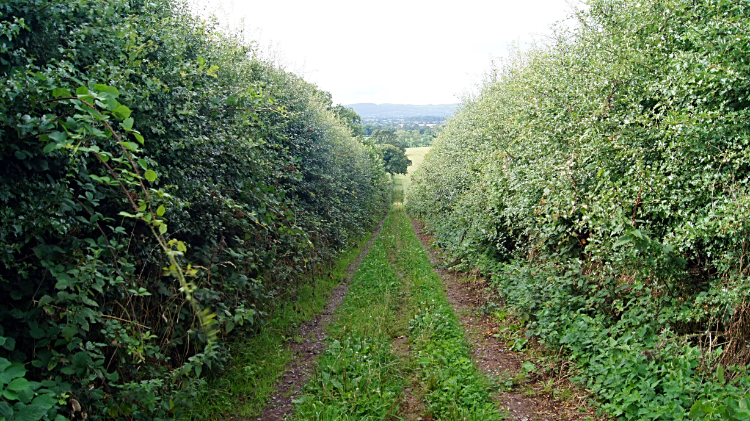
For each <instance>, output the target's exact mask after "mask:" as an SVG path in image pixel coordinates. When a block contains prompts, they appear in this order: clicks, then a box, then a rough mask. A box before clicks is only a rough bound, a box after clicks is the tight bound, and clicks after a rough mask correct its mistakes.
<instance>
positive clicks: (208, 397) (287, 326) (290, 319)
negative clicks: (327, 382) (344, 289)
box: [191, 234, 372, 420]
mask: <svg viewBox="0 0 750 421" xmlns="http://www.w3.org/2000/svg"><path fill="white" fill-rule="evenodd" d="M371 236H372V234H368V235H366V236H364V237H363V238H361V239H360V240H359V241H357V243H356V245H355V246H354V247H352V248H351V249H349V250H348V251H346V252H344V253H343V254H342V255H341V256H340V257H339V258H338V260H337V262H336V265H335V266H334V269H333V273H332V274H331V276H320V277H318V278H317V279H315V282H314V284H311V285H305V286H303V287H302V288H301V290H300V293H299V296H298V300H297V302H296V304H295V305H294V306H290V305H288V306H285V307H284V308H279V309H278V310H277V311H276V312H275V313H272V314H271V315H270V316H269V318H268V321H267V323H266V325H265V326H263V327H262V328H261V329H260V332H258V333H257V334H254V335H252V336H250V337H245V338H243V337H239V338H237V339H236V340H234V341H233V342H231V343H230V344H229V353H230V355H231V361H230V363H229V364H228V365H227V367H226V370H225V371H224V372H223V373H222V374H221V376H219V377H215V378H213V379H210V380H209V382H208V385H207V387H206V388H205V392H204V393H203V394H202V395H201V396H199V397H198V399H197V401H196V405H195V410H194V411H193V414H192V417H191V418H192V419H212V420H217V419H225V418H226V417H228V416H230V415H232V416H248V417H252V416H257V415H258V414H259V413H260V410H261V409H262V408H263V406H264V405H265V402H266V399H267V398H268V396H269V395H271V394H272V393H273V392H274V390H275V383H276V379H278V377H279V376H280V375H281V374H282V373H283V372H284V368H285V367H286V366H287V364H288V363H289V361H290V358H291V353H290V352H289V351H288V350H287V349H286V348H285V347H284V342H285V341H286V340H288V339H293V335H294V334H295V332H296V331H297V328H298V327H299V326H300V325H301V324H302V323H304V322H305V321H307V320H308V319H310V318H311V317H312V316H313V315H315V314H317V313H320V312H321V311H322V310H323V308H324V307H325V305H326V303H327V301H328V297H329V296H330V294H331V291H333V289H334V288H335V287H336V286H338V285H339V284H340V283H341V282H342V281H343V280H344V279H345V278H346V268H347V267H348V266H349V264H351V262H352V261H354V259H356V258H357V256H358V255H359V253H360V252H361V250H362V248H363V246H364V245H365V244H366V243H367V241H368V240H369V239H370V237H371Z"/></svg>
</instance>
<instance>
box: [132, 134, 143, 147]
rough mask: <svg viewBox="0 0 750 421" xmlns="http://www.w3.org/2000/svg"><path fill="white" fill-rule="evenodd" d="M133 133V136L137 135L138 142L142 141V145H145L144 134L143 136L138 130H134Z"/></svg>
mask: <svg viewBox="0 0 750 421" xmlns="http://www.w3.org/2000/svg"><path fill="white" fill-rule="evenodd" d="M132 133H133V136H135V140H137V141H138V142H140V143H141V145H143V136H141V134H140V133H138V132H136V131H133V132H132Z"/></svg>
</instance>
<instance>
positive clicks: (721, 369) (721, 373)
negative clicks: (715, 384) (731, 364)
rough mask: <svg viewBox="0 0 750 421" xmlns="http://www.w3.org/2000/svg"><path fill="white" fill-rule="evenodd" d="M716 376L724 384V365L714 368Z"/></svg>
mask: <svg viewBox="0 0 750 421" xmlns="http://www.w3.org/2000/svg"><path fill="white" fill-rule="evenodd" d="M716 377H717V378H718V379H719V383H721V384H724V367H723V366H721V365H720V366H719V367H717V368H716Z"/></svg>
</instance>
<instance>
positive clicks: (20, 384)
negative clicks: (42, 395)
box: [8, 377, 31, 392]
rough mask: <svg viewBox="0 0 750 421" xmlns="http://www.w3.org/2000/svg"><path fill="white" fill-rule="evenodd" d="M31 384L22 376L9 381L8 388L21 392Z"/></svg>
mask: <svg viewBox="0 0 750 421" xmlns="http://www.w3.org/2000/svg"><path fill="white" fill-rule="evenodd" d="M29 386H31V383H29V381H28V380H26V379H25V378H23V377H20V378H17V379H14V380H13V381H11V382H10V383H8V390H12V391H14V392H20V391H21V390H25V389H27V388H28V387H29Z"/></svg>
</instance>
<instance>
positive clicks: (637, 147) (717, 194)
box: [408, 0, 750, 420]
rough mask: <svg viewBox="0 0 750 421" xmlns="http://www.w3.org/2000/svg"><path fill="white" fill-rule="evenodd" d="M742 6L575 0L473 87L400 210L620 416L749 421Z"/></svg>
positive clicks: (725, 1)
mask: <svg viewBox="0 0 750 421" xmlns="http://www.w3.org/2000/svg"><path fill="white" fill-rule="evenodd" d="M748 57H750V4H748V3H747V2H746V1H734V0H706V1H692V0H646V1H627V0H626V1H611V0H592V1H589V2H588V4H587V6H586V7H585V8H584V10H582V11H579V12H576V13H574V14H573V15H572V16H571V17H570V20H569V21H568V23H567V24H566V25H561V26H560V27H558V28H557V29H556V31H555V35H554V36H553V37H552V38H551V39H550V41H549V42H547V43H546V44H544V45H538V46H536V47H534V48H531V49H530V50H529V51H527V52H523V53H518V54H516V55H514V56H513V57H512V58H511V59H509V60H507V62H505V63H503V65H502V66H500V67H498V68H497V69H495V70H494V71H493V72H491V73H490V74H489V75H488V77H487V79H486V82H485V83H484V84H483V86H482V88H481V92H479V93H477V94H476V95H475V96H474V97H471V98H468V99H466V100H465V101H464V103H463V104H462V105H461V107H460V109H459V110H458V111H457V113H456V115H455V116H454V117H453V119H452V120H451V121H450V122H449V124H448V125H447V127H446V128H445V130H444V131H443V133H442V134H441V135H440V136H439V138H438V139H437V140H436V141H435V142H434V143H433V145H434V147H433V149H432V151H431V152H430V154H429V155H428V156H427V157H426V159H425V161H424V163H423V164H422V166H421V167H420V169H419V170H418V172H417V173H416V174H415V175H414V176H413V178H412V183H413V186H412V189H411V191H410V192H409V195H408V206H409V208H410V211H411V212H413V213H414V214H415V215H417V216H419V217H421V218H424V219H425V221H426V222H427V224H428V226H429V227H430V228H431V229H432V230H433V231H434V232H435V234H436V239H438V241H439V243H440V245H441V246H443V247H444V248H446V250H447V251H448V252H449V253H450V255H452V256H453V258H455V263H456V264H458V265H459V266H464V267H473V266H480V267H481V268H482V269H483V270H484V271H485V272H486V273H487V274H488V275H490V276H491V277H492V280H493V282H494V283H495V284H496V285H497V286H498V288H499V290H500V292H501V294H502V295H503V296H504V297H505V298H506V301H507V303H508V304H509V305H510V306H512V307H513V308H515V309H516V311H517V312H518V314H519V315H520V316H521V317H522V318H523V319H525V320H528V321H529V323H528V325H527V327H528V331H529V332H530V333H532V334H534V335H537V336H538V337H539V338H540V339H541V340H543V341H544V342H546V343H549V344H551V345H552V346H554V347H555V349H559V348H561V347H562V348H563V349H566V350H567V352H568V353H569V354H570V355H571V356H572V357H573V358H574V359H576V360H577V361H578V362H579V363H580V367H582V369H583V371H582V372H583V373H584V374H585V377H586V378H587V380H586V381H587V387H588V388H590V389H591V390H593V391H594V392H596V395H597V396H598V397H599V398H600V399H601V401H602V404H603V408H604V409H606V410H607V411H608V412H609V413H610V414H612V415H614V416H618V417H623V418H624V419H639V420H646V419H684V418H685V417H687V416H692V417H704V416H705V417H709V418H712V417H713V418H714V419H748V418H747V417H748V416H749V415H748V414H750V412H748V410H747V408H748V403H750V401H749V399H748V390H750V387H749V386H750V379H749V378H748V377H747V374H746V371H745V370H746V366H747V363H748V362H749V361H750V348H748V344H749V343H750V328H748V326H750V304H748V301H749V300H748V298H750V295H749V293H748V291H750V289H748V287H750V279H749V278H748V275H749V274H750V265H749V264H748V259H749V258H750V255H748V252H749V251H750V243H749V242H748V241H749V239H750V186H748V181H749V180H750V147H748V145H749V144H750V123H749V121H750V120H748V117H750V108H749V107H750V59H748Z"/></svg>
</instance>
